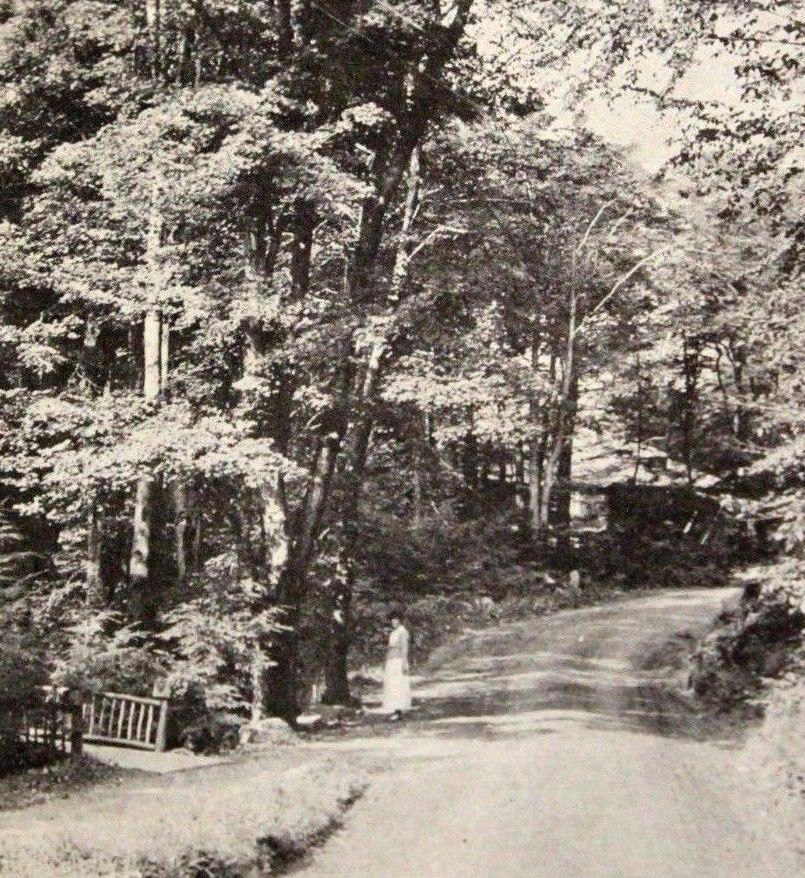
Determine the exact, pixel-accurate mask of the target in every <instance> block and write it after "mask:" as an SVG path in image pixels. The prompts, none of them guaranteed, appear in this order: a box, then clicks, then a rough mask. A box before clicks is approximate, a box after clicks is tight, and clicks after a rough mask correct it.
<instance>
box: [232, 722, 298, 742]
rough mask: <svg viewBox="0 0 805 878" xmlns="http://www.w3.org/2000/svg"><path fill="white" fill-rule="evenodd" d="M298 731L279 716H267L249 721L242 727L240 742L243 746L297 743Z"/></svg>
mask: <svg viewBox="0 0 805 878" xmlns="http://www.w3.org/2000/svg"><path fill="white" fill-rule="evenodd" d="M297 740H298V738H297V735H296V732H294V730H293V729H292V728H291V727H290V726H289V725H288V723H286V722H285V720H283V719H280V718H279V717H274V716H271V717H266V718H265V719H261V720H258V721H257V722H251V723H248V724H247V725H245V726H242V727H241V729H240V743H241V746H243V747H249V746H251V747H254V746H258V747H259V746H264V745H267V744H285V745H288V744H295V743H296V742H297Z"/></svg>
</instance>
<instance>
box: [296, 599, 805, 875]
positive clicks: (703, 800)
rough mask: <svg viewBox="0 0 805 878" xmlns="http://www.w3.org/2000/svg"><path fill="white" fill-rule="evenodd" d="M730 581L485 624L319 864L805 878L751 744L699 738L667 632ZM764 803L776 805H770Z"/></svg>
mask: <svg viewBox="0 0 805 878" xmlns="http://www.w3.org/2000/svg"><path fill="white" fill-rule="evenodd" d="M733 594H734V593H731V592H728V591H713V590H707V591H677V592H663V593H659V594H657V595H653V596H650V597H642V598H637V599H634V600H627V601H623V602H620V603H616V604H612V605H609V606H605V607H597V608H593V609H584V610H576V611H570V612H566V613H561V614H559V615H557V616H553V617H550V618H546V619H544V620H537V621H532V622H529V623H524V624H518V625H513V626H510V627H506V628H503V629H500V630H495V631H487V632H484V633H479V634H477V635H474V636H472V637H470V638H469V640H468V641H466V642H465V643H463V644H462V645H460V646H459V647H458V648H456V649H454V650H453V652H452V655H446V656H444V657H443V661H442V662H441V664H438V663H437V666H436V667H435V669H432V670H431V671H430V672H429V673H428V675H427V676H426V677H425V679H423V680H421V681H420V682H419V685H418V686H417V688H416V690H415V699H418V700H419V703H420V710H419V712H418V713H417V716H416V718H412V719H411V720H409V721H407V722H406V724H405V726H404V727H403V728H401V729H400V730H399V732H398V733H397V734H395V735H392V736H391V737H375V738H369V737H364V738H361V737H357V738H353V739H351V740H349V741H343V742H341V743H333V742H326V743H324V742H323V743H322V744H321V746H322V747H326V748H328V749H329V748H334V749H336V750H337V749H338V748H342V749H343V750H345V751H347V750H355V749H357V750H360V749H362V748H366V749H367V751H376V750H378V749H383V750H387V751H388V754H389V756H390V758H391V761H392V768H391V769H390V770H389V771H388V772H386V773H384V774H383V775H381V776H380V777H379V778H377V780H376V782H375V783H374V784H373V787H372V789H371V790H370V792H369V793H368V794H367V796H366V797H365V798H364V799H362V800H361V801H360V802H358V804H357V805H356V806H355V808H354V809H353V810H352V811H351V812H350V814H349V816H348V819H347V825H346V827H345V828H344V829H343V830H342V831H340V832H339V833H337V834H336V835H335V836H333V837H332V838H331V839H330V841H329V842H328V843H327V844H326V845H325V846H324V847H323V848H322V849H321V850H319V851H317V853H316V855H315V857H314V859H313V861H312V863H311V864H310V865H308V866H307V867H305V868H304V869H302V870H300V871H299V874H301V875H304V876H306V878H325V876H326V878H347V876H349V878H797V876H798V875H800V874H801V872H800V871H799V870H798V868H797V865H796V864H795V863H794V862H793V860H792V859H790V857H791V856H792V855H791V854H790V852H789V849H788V847H787V846H786V845H785V844H784V843H783V842H782V841H781V840H778V839H776V838H775V837H774V836H773V835H772V834H770V832H771V830H770V827H769V826H767V825H766V824H765V823H764V818H763V814H762V812H761V810H760V807H759V804H758V801H757V797H756V795H755V792H754V790H753V788H752V783H751V780H750V778H749V777H748V776H746V775H743V774H741V773H740V772H739V771H738V770H737V768H736V765H737V760H736V758H735V755H736V754H735V749H734V748H735V746H736V745H735V744H734V743H730V742H725V741H720V742H719V741H713V740H710V741H704V740H698V739H697V737H698V736H697V735H696V734H694V723H693V722H692V720H691V717H690V716H689V714H688V712H686V710H685V708H684V704H683V703H682V700H681V699H679V700H678V699H674V698H673V697H669V696H668V695H667V690H666V688H665V687H664V685H663V684H664V683H666V682H667V680H668V678H669V674H670V672H669V671H668V669H667V668H663V667H662V661H663V651H662V650H660V651H659V653H658V652H657V649H658V647H661V646H662V644H664V643H666V642H667V641H668V639H669V638H671V637H673V636H674V635H677V634H679V633H682V632H688V633H691V634H695V633H697V632H700V631H702V630H703V629H704V628H705V627H706V626H707V624H708V623H709V621H710V620H711V619H712V618H713V617H714V616H715V615H716V613H717V612H718V610H719V609H720V607H721V605H722V604H723V602H724V601H725V600H727V599H728V598H729V597H731V596H732V595H733ZM761 804H762V803H761Z"/></svg>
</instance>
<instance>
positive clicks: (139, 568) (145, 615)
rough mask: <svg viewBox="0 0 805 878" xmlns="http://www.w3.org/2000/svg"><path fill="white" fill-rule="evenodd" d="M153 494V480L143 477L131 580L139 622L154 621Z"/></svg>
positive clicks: (138, 494) (139, 485)
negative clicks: (151, 587) (151, 584)
mask: <svg viewBox="0 0 805 878" xmlns="http://www.w3.org/2000/svg"><path fill="white" fill-rule="evenodd" d="M153 490H154V479H153V477H152V476H141V477H140V479H139V481H138V482H137V490H136V494H135V497H134V534H133V538H132V542H131V559H130V561H129V578H130V580H131V591H132V603H133V609H134V615H135V616H136V618H138V619H139V621H141V622H143V623H145V624H151V623H152V622H153V621H154V618H153V617H154V602H153V599H152V596H151V595H150V594H149V582H148V580H149V575H148V574H149V561H150V557H151V502H152V494H153Z"/></svg>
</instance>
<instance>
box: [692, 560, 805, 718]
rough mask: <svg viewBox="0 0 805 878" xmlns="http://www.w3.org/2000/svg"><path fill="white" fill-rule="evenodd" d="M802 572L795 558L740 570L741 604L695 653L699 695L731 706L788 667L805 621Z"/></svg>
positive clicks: (695, 686) (694, 677)
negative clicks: (763, 681) (765, 680)
mask: <svg viewBox="0 0 805 878" xmlns="http://www.w3.org/2000/svg"><path fill="white" fill-rule="evenodd" d="M803 574H805V565H803V563H802V562H801V561H798V560H797V559H788V560H786V561H783V562H779V563H777V564H773V565H769V566H766V567H755V568H752V569H750V570H749V571H747V572H746V573H745V574H744V576H743V580H744V593H743V597H742V600H741V603H740V605H739V606H738V607H737V608H735V609H734V610H731V611H728V612H726V613H724V614H723V615H722V616H721V617H720V618H719V620H718V621H717V623H716V626H715V627H714V629H713V630H712V631H711V632H710V634H708V635H707V637H706V638H705V639H704V640H703V642H702V643H701V645H700V647H699V649H698V651H697V652H696V654H695V656H694V668H693V672H692V674H691V685H692V687H693V690H694V692H695V693H696V694H697V695H698V696H699V697H701V698H702V699H704V700H706V701H708V702H711V703H713V704H715V705H718V706H720V707H731V706H733V705H735V704H736V703H737V702H740V701H742V700H744V699H745V697H746V695H747V694H751V693H752V692H754V691H756V690H757V689H758V687H759V685H760V682H761V680H762V678H764V677H774V676H777V675H778V674H779V673H780V672H781V671H782V670H783V669H784V668H785V667H786V665H787V663H788V661H789V658H790V656H791V655H792V654H793V651H794V648H795V647H796V646H798V645H799V644H800V643H801V640H802V633H803V627H804V626H805V576H804V575H803Z"/></svg>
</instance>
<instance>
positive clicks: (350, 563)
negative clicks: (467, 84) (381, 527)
mask: <svg viewBox="0 0 805 878" xmlns="http://www.w3.org/2000/svg"><path fill="white" fill-rule="evenodd" d="M419 153H420V146H419V144H418V143H417V144H416V145H415V146H414V147H413V149H412V151H411V154H410V157H409V160H408V172H407V174H408V185H407V192H406V198H405V208H404V211H403V220H402V227H401V229H400V236H399V239H398V242H397V249H396V252H395V259H394V266H393V269H392V274H391V283H390V284H389V290H388V294H387V299H388V303H389V305H390V306H391V307H392V308H394V307H396V306H397V305H398V304H399V302H400V301H401V299H402V298H403V297H404V294H405V287H406V283H407V280H408V269H409V262H410V255H409V254H410V252H411V230H412V227H413V223H414V217H415V215H416V209H417V205H418V202H419V187H420V172H419V161H420V155H419ZM390 343H391V339H389V338H387V337H386V336H382V337H381V338H379V339H377V340H376V342H375V343H374V345H373V347H372V350H371V353H370V355H369V358H368V361H367V364H366V372H365V374H364V377H363V382H362V385H361V389H360V398H359V400H358V406H357V416H356V419H355V426H354V430H353V435H352V440H351V442H350V443H349V456H350V460H349V461H348V466H349V471H348V483H347V492H346V493H347V496H346V500H345V507H344V512H343V515H342V520H341V529H342V547H341V554H340V558H339V564H338V570H337V573H336V576H335V582H334V584H333V595H332V602H331V615H330V631H329V634H328V641H327V654H326V659H325V667H324V678H325V691H324V695H323V697H322V700H323V701H324V702H325V703H326V704H352V703H354V699H353V698H352V695H351V693H350V689H349V677H348V665H349V662H348V657H349V648H350V645H351V642H352V601H353V587H354V583H355V555H356V552H357V545H358V540H359V539H360V495H361V491H362V489H363V483H364V478H365V472H366V459H367V455H368V453H369V443H370V439H371V435H372V429H373V426H374V412H373V409H374V406H375V402H376V400H375V396H376V394H377V390H378V385H379V383H380V378H381V374H382V370H383V367H384V365H385V364H386V358H387V355H388V353H389V346H390Z"/></svg>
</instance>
